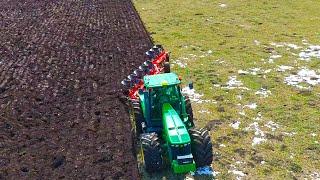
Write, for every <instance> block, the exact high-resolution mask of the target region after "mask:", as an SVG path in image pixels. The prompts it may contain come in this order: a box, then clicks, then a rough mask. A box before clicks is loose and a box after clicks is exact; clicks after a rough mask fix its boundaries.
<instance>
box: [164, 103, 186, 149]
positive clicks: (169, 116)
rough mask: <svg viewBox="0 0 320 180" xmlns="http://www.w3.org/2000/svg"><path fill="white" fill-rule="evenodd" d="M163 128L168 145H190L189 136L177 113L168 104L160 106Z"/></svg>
mask: <svg viewBox="0 0 320 180" xmlns="http://www.w3.org/2000/svg"><path fill="white" fill-rule="evenodd" d="M162 118H163V127H164V131H165V133H166V135H167V136H166V138H167V140H168V142H169V144H186V143H190V136H189V133H188V131H187V128H186V127H185V125H184V123H183V122H182V120H181V118H180V117H179V115H178V113H177V112H176V111H175V110H174V109H173V107H172V106H171V105H170V104H169V103H165V104H163V106H162Z"/></svg>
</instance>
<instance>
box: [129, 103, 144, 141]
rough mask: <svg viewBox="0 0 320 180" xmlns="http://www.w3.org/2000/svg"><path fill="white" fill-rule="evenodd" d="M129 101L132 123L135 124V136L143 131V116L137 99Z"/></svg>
mask: <svg viewBox="0 0 320 180" xmlns="http://www.w3.org/2000/svg"><path fill="white" fill-rule="evenodd" d="M131 102H132V109H133V116H134V123H135V126H136V136H137V137H139V136H140V134H141V133H143V129H142V122H143V121H144V117H143V113H142V110H141V106H140V102H139V100H133V101H131Z"/></svg>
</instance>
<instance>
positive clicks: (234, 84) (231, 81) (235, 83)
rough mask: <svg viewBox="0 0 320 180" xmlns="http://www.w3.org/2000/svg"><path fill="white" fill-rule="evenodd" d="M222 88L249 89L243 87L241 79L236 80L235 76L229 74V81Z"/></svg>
mask: <svg viewBox="0 0 320 180" xmlns="http://www.w3.org/2000/svg"><path fill="white" fill-rule="evenodd" d="M222 88H225V89H244V90H249V88H247V87H243V83H242V82H241V81H239V80H237V76H230V77H229V81H228V82H227V84H226V86H224V87H222Z"/></svg>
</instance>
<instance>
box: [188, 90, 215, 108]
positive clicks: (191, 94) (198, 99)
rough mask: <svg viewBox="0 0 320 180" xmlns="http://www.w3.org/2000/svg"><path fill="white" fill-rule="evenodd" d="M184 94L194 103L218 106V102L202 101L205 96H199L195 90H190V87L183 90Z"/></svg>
mask: <svg viewBox="0 0 320 180" xmlns="http://www.w3.org/2000/svg"><path fill="white" fill-rule="evenodd" d="M182 94H184V95H187V96H189V98H190V100H191V101H192V102H195V103H198V104H201V103H213V104H217V102H216V101H212V100H203V99H201V97H202V96H203V94H199V93H197V92H196V91H195V89H190V87H189V86H186V87H184V88H183V89H182Z"/></svg>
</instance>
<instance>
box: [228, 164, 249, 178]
mask: <svg viewBox="0 0 320 180" xmlns="http://www.w3.org/2000/svg"><path fill="white" fill-rule="evenodd" d="M231 169H232V170H228V173H232V174H234V175H235V176H236V179H237V180H240V179H242V178H244V177H245V176H246V174H245V173H244V172H242V171H240V170H237V168H236V167H235V165H231Z"/></svg>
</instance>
